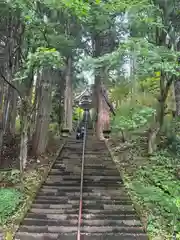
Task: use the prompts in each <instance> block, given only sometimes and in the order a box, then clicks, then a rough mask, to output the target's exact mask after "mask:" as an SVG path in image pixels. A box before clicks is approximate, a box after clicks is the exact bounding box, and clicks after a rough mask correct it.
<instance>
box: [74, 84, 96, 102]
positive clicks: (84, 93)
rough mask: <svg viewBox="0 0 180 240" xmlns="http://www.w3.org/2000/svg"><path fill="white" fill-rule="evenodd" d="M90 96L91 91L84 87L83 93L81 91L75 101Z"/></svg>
mask: <svg viewBox="0 0 180 240" xmlns="http://www.w3.org/2000/svg"><path fill="white" fill-rule="evenodd" d="M91 94H92V91H91V89H90V88H89V87H86V89H85V90H84V91H82V92H81V93H80V94H79V95H78V96H77V97H75V99H74V100H75V101H80V100H81V99H82V97H84V96H89V95H91Z"/></svg>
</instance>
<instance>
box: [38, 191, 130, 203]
mask: <svg viewBox="0 0 180 240" xmlns="http://www.w3.org/2000/svg"><path fill="white" fill-rule="evenodd" d="M36 199H37V200H47V201H53V200H57V201H66V202H68V201H71V200H72V201H75V200H76V201H77V200H79V195H68V193H66V194H64V195H55V194H54V193H43V192H40V193H38V195H37V198H36ZM85 200H90V201H125V202H126V201H130V202H131V200H130V198H129V197H128V196H127V195H121V196H114V197H112V196H108V195H107V196H106V195H101V196H100V195H97V194H96V195H91V196H90V195H85V194H83V201H85Z"/></svg>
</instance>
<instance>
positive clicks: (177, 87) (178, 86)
mask: <svg viewBox="0 0 180 240" xmlns="http://www.w3.org/2000/svg"><path fill="white" fill-rule="evenodd" d="M174 94H175V101H176V116H180V80H176V81H175V82H174Z"/></svg>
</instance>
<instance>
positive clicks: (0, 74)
mask: <svg viewBox="0 0 180 240" xmlns="http://www.w3.org/2000/svg"><path fill="white" fill-rule="evenodd" d="M0 76H1V77H2V79H3V80H4V82H5V83H7V84H8V85H9V86H10V87H11V88H13V89H14V90H16V92H17V93H18V95H19V97H20V98H21V100H23V97H22V95H21V92H20V91H19V89H17V88H16V87H15V86H14V85H13V84H12V83H10V82H9V81H8V80H7V79H6V78H5V76H4V75H3V74H2V72H0Z"/></svg>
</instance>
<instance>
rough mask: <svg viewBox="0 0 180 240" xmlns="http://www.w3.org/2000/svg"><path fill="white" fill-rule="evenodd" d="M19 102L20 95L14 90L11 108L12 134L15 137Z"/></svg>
mask: <svg viewBox="0 0 180 240" xmlns="http://www.w3.org/2000/svg"><path fill="white" fill-rule="evenodd" d="M17 100H18V95H17V92H16V91H15V90H14V91H13V92H12V107H11V117H10V132H11V134H12V135H13V136H14V135H15V133H16V116H17Z"/></svg>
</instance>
